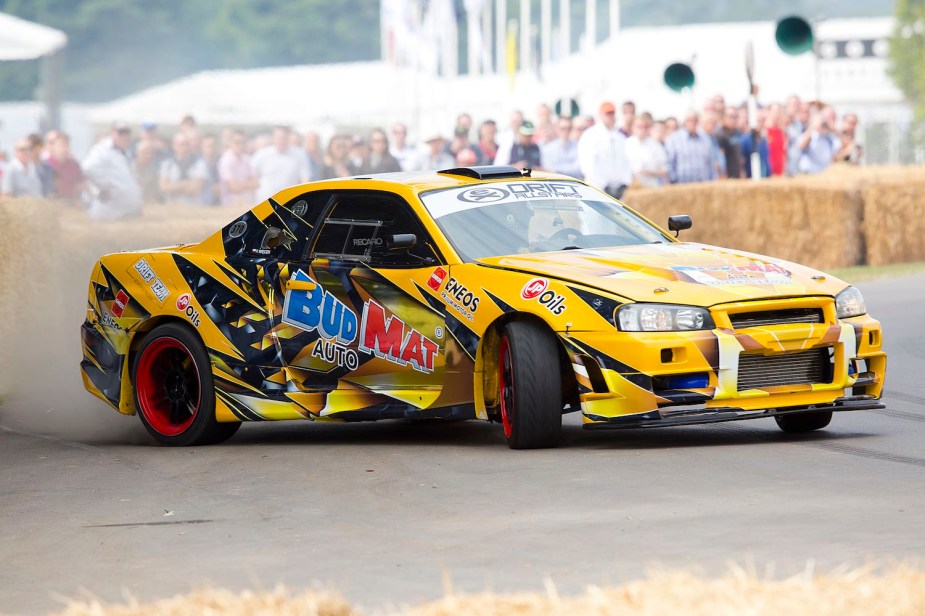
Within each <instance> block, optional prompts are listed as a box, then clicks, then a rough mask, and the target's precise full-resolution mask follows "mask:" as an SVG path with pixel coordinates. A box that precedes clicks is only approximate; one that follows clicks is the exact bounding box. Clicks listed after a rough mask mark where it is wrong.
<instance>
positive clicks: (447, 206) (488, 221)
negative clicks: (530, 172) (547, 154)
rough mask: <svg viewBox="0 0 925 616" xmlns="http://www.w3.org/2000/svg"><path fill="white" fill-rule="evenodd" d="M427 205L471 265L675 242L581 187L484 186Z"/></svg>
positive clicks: (430, 199) (447, 193) (427, 200)
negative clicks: (481, 261) (511, 257)
mask: <svg viewBox="0 0 925 616" xmlns="http://www.w3.org/2000/svg"><path fill="white" fill-rule="evenodd" d="M421 200H422V201H423V203H424V207H426V208H427V211H428V212H430V215H431V216H433V218H434V220H436V221H437V225H438V226H439V227H440V229H441V230H442V231H443V233H444V235H446V237H447V239H448V240H449V241H450V243H451V244H453V247H454V248H456V251H457V252H458V253H459V255H460V256H461V257H462V258H463V259H466V260H473V259H479V258H483V257H497V256H501V255H513V254H525V253H532V252H549V251H554V250H576V249H581V248H605V247H609V246H632V245H636V244H651V243H661V242H664V243H667V242H669V241H670V240H669V239H668V238H667V237H666V236H665V235H664V234H663V233H662V232H661V231H659V230H658V229H657V228H655V227H654V226H652V225H651V224H649V223H647V222H646V221H644V220H643V219H641V218H640V217H639V216H637V215H635V214H633V213H632V212H631V211H629V210H628V209H626V208H624V207H622V206H621V205H620V204H618V203H616V202H614V201H611V200H610V199H609V198H608V197H606V196H605V195H603V194H602V193H600V192H598V191H597V190H594V189H593V188H590V187H588V186H585V185H584V184H579V183H577V182H567V181H531V182H505V183H494V184H482V185H480V186H476V187H462V188H451V189H448V190H438V191H432V192H429V193H425V194H423V195H421Z"/></svg>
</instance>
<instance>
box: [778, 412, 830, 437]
mask: <svg viewBox="0 0 925 616" xmlns="http://www.w3.org/2000/svg"><path fill="white" fill-rule="evenodd" d="M774 421H776V422H777V427H778V428H780V429H781V430H783V431H784V432H786V433H787V434H803V433H805V432H812V431H813V430H821V429H822V428H824V427H826V426H827V425H829V422H830V421H832V411H807V412H805V413H794V414H792V415H778V416H776V417H775V418H774Z"/></svg>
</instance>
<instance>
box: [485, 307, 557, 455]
mask: <svg viewBox="0 0 925 616" xmlns="http://www.w3.org/2000/svg"><path fill="white" fill-rule="evenodd" d="M498 389H499V394H500V395H499V405H500V407H501V408H500V411H501V424H502V426H503V427H504V436H505V438H507V444H508V445H509V446H510V447H511V449H539V448H542V447H555V446H556V445H558V444H559V440H560V438H561V436H562V381H561V375H560V371H559V350H558V349H557V348H556V340H555V338H554V337H553V333H552V332H551V331H549V330H548V329H546V328H545V327H543V326H542V325H539V324H537V323H533V322H530V321H515V322H513V323H509V324H508V325H507V326H506V327H505V328H504V331H503V332H502V335H501V343H500V348H499V352H498Z"/></svg>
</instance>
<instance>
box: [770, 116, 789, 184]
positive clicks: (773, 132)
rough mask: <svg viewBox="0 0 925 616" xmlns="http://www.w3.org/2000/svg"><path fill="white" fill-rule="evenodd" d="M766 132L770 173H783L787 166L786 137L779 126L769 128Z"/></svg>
mask: <svg viewBox="0 0 925 616" xmlns="http://www.w3.org/2000/svg"><path fill="white" fill-rule="evenodd" d="M767 133H768V164H769V165H770V166H771V175H783V174H784V169H785V168H786V166H787V138H786V137H785V136H784V131H783V130H781V129H780V128H769V129H767Z"/></svg>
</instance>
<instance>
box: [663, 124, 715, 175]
mask: <svg viewBox="0 0 925 616" xmlns="http://www.w3.org/2000/svg"><path fill="white" fill-rule="evenodd" d="M665 146H666V148H667V150H668V176H669V177H670V178H671V182H672V183H673V184H674V183H677V184H684V183H687V182H706V181H708V180H715V179H716V168H715V167H714V165H713V161H714V158H713V140H712V139H711V138H710V137H709V136H708V135H707V134H706V133H704V132H703V131H701V130H698V131H697V132H696V134H693V135H691V134H690V133H689V132H688V131H687V130H686V129H683V128H682V129H680V130H676V131H675V132H673V133H672V134H671V136H670V137H668V142H667V143H666V144H665Z"/></svg>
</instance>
